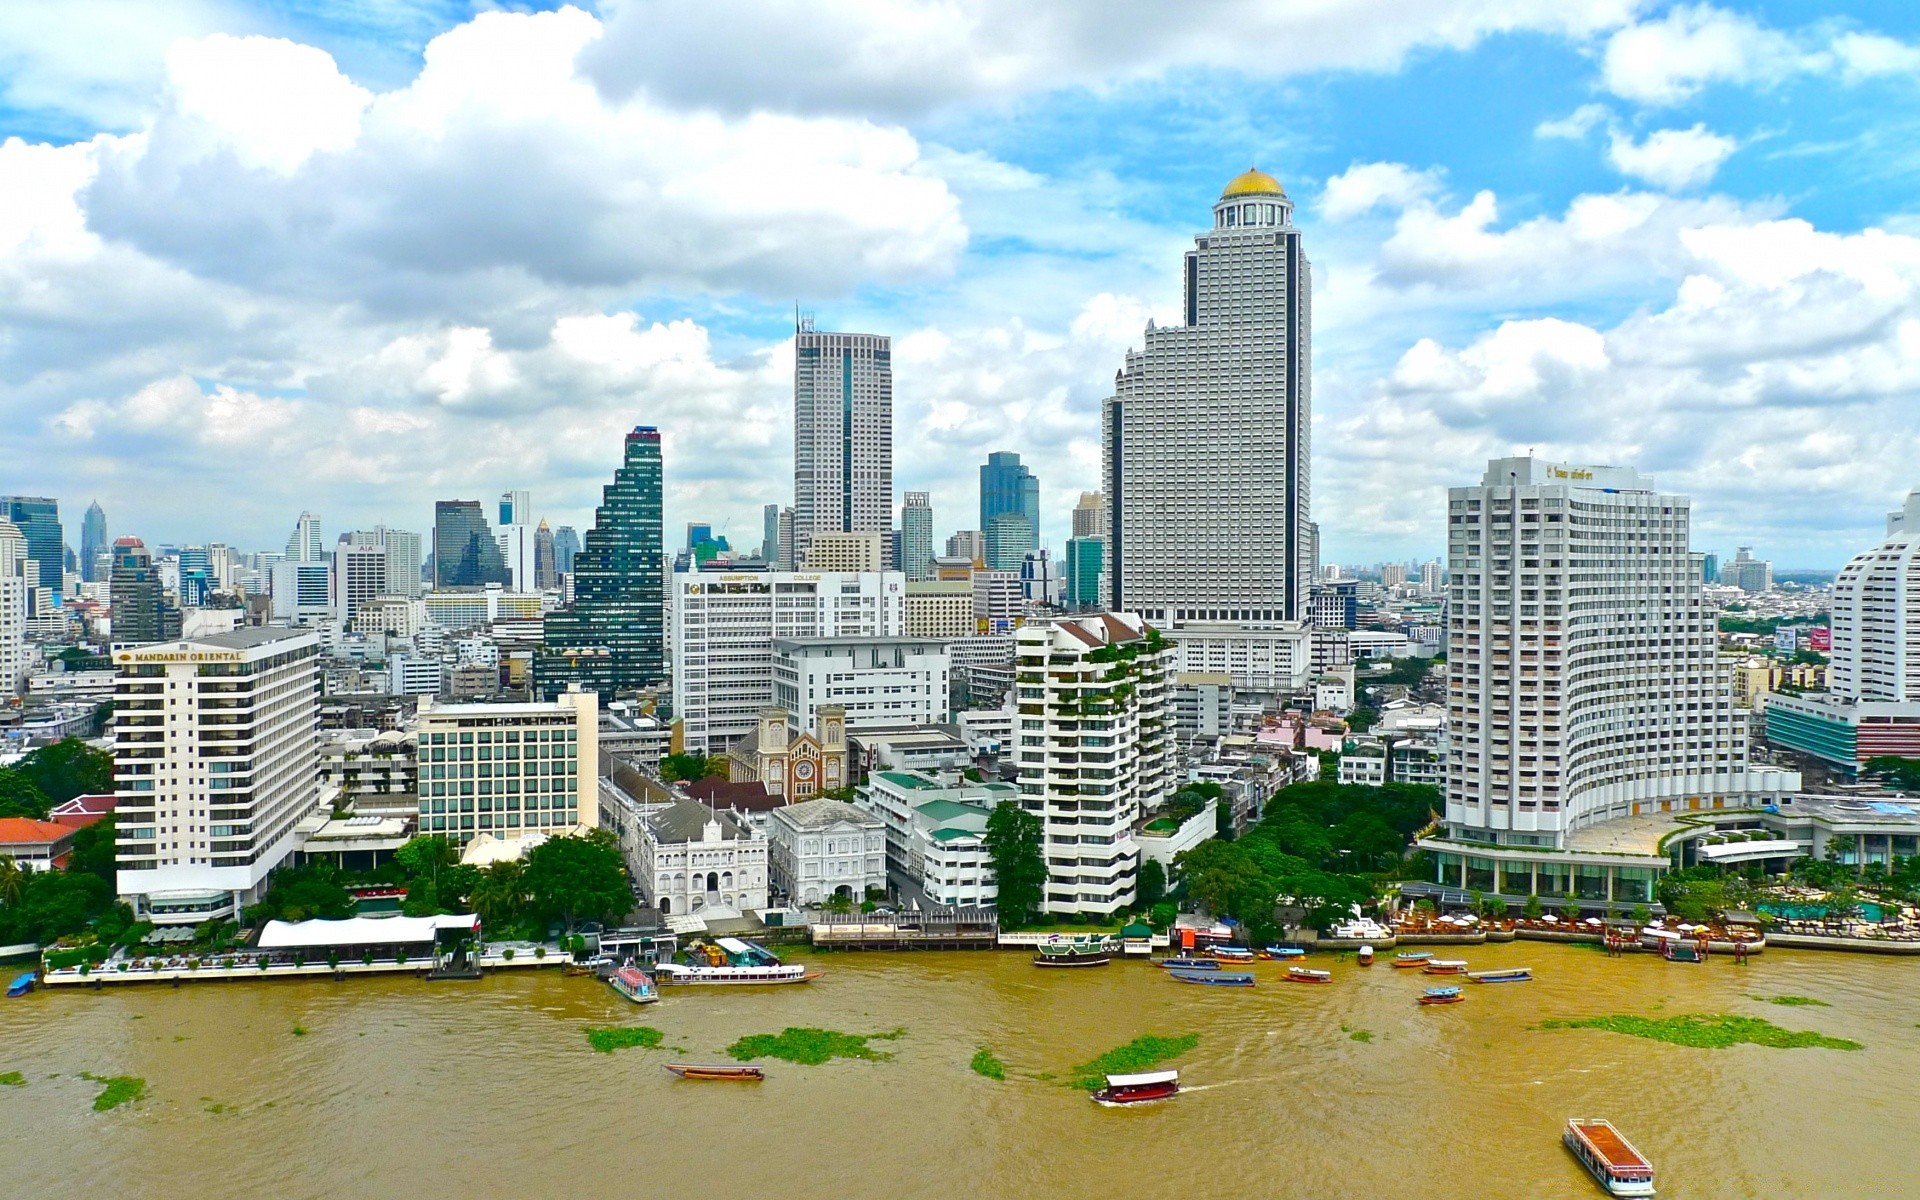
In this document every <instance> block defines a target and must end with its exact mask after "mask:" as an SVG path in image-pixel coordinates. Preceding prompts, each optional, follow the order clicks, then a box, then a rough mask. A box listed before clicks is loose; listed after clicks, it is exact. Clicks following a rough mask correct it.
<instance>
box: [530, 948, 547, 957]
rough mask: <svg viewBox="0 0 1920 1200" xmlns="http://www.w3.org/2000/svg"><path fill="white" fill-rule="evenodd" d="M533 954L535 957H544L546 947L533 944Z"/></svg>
mask: <svg viewBox="0 0 1920 1200" xmlns="http://www.w3.org/2000/svg"><path fill="white" fill-rule="evenodd" d="M533 956H534V957H535V958H545V957H546V956H547V948H546V947H545V946H535V947H534V948H533Z"/></svg>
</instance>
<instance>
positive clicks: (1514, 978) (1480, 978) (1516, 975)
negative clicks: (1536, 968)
mask: <svg viewBox="0 0 1920 1200" xmlns="http://www.w3.org/2000/svg"><path fill="white" fill-rule="evenodd" d="M1467 978H1468V979H1471V980H1473V981H1474V982H1475V983H1525V982H1526V981H1527V980H1529V979H1532V978H1533V968H1532V967H1502V968H1500V969H1499V970H1497V971H1468V972H1467Z"/></svg>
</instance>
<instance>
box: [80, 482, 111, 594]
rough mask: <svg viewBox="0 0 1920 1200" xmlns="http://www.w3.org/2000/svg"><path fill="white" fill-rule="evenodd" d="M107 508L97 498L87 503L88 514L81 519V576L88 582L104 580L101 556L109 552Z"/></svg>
mask: <svg viewBox="0 0 1920 1200" xmlns="http://www.w3.org/2000/svg"><path fill="white" fill-rule="evenodd" d="M108 549H109V546H108V544H107V510H106V509H104V508H101V507H100V502H99V501H98V500H95V501H94V502H93V503H92V504H89V505H87V515H86V516H85V517H82V518H81V519H80V578H82V579H84V580H86V581H87V582H88V583H101V582H104V580H105V577H104V576H103V575H101V574H100V556H101V555H103V554H105V553H107V551H108Z"/></svg>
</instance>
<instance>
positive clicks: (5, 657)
mask: <svg viewBox="0 0 1920 1200" xmlns="http://www.w3.org/2000/svg"><path fill="white" fill-rule="evenodd" d="M31 566H32V564H31V563H30V562H29V561H28V559H27V539H26V536H25V535H24V534H22V533H21V532H20V529H19V527H18V526H16V525H15V524H14V523H13V522H12V521H0V701H6V700H11V699H13V697H15V696H18V695H19V694H20V693H21V692H23V691H25V690H26V686H27V677H28V676H29V675H30V674H31V673H32V672H31V671H30V670H29V669H28V658H27V570H28V569H29V567H31Z"/></svg>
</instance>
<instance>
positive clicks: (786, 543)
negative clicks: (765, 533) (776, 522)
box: [772, 508, 797, 571]
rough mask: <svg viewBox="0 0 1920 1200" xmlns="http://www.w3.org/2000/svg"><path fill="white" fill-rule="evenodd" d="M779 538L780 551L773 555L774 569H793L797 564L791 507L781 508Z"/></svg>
mask: <svg viewBox="0 0 1920 1200" xmlns="http://www.w3.org/2000/svg"><path fill="white" fill-rule="evenodd" d="M777 540H778V542H779V543H780V544H779V547H778V552H777V553H776V554H775V555H774V556H773V563H772V566H773V569H774V570H776V571H791V570H793V569H794V567H795V566H796V565H797V564H796V563H795V560H794V553H793V510H792V509H791V508H783V509H781V510H780V528H779V530H778V538H777Z"/></svg>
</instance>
